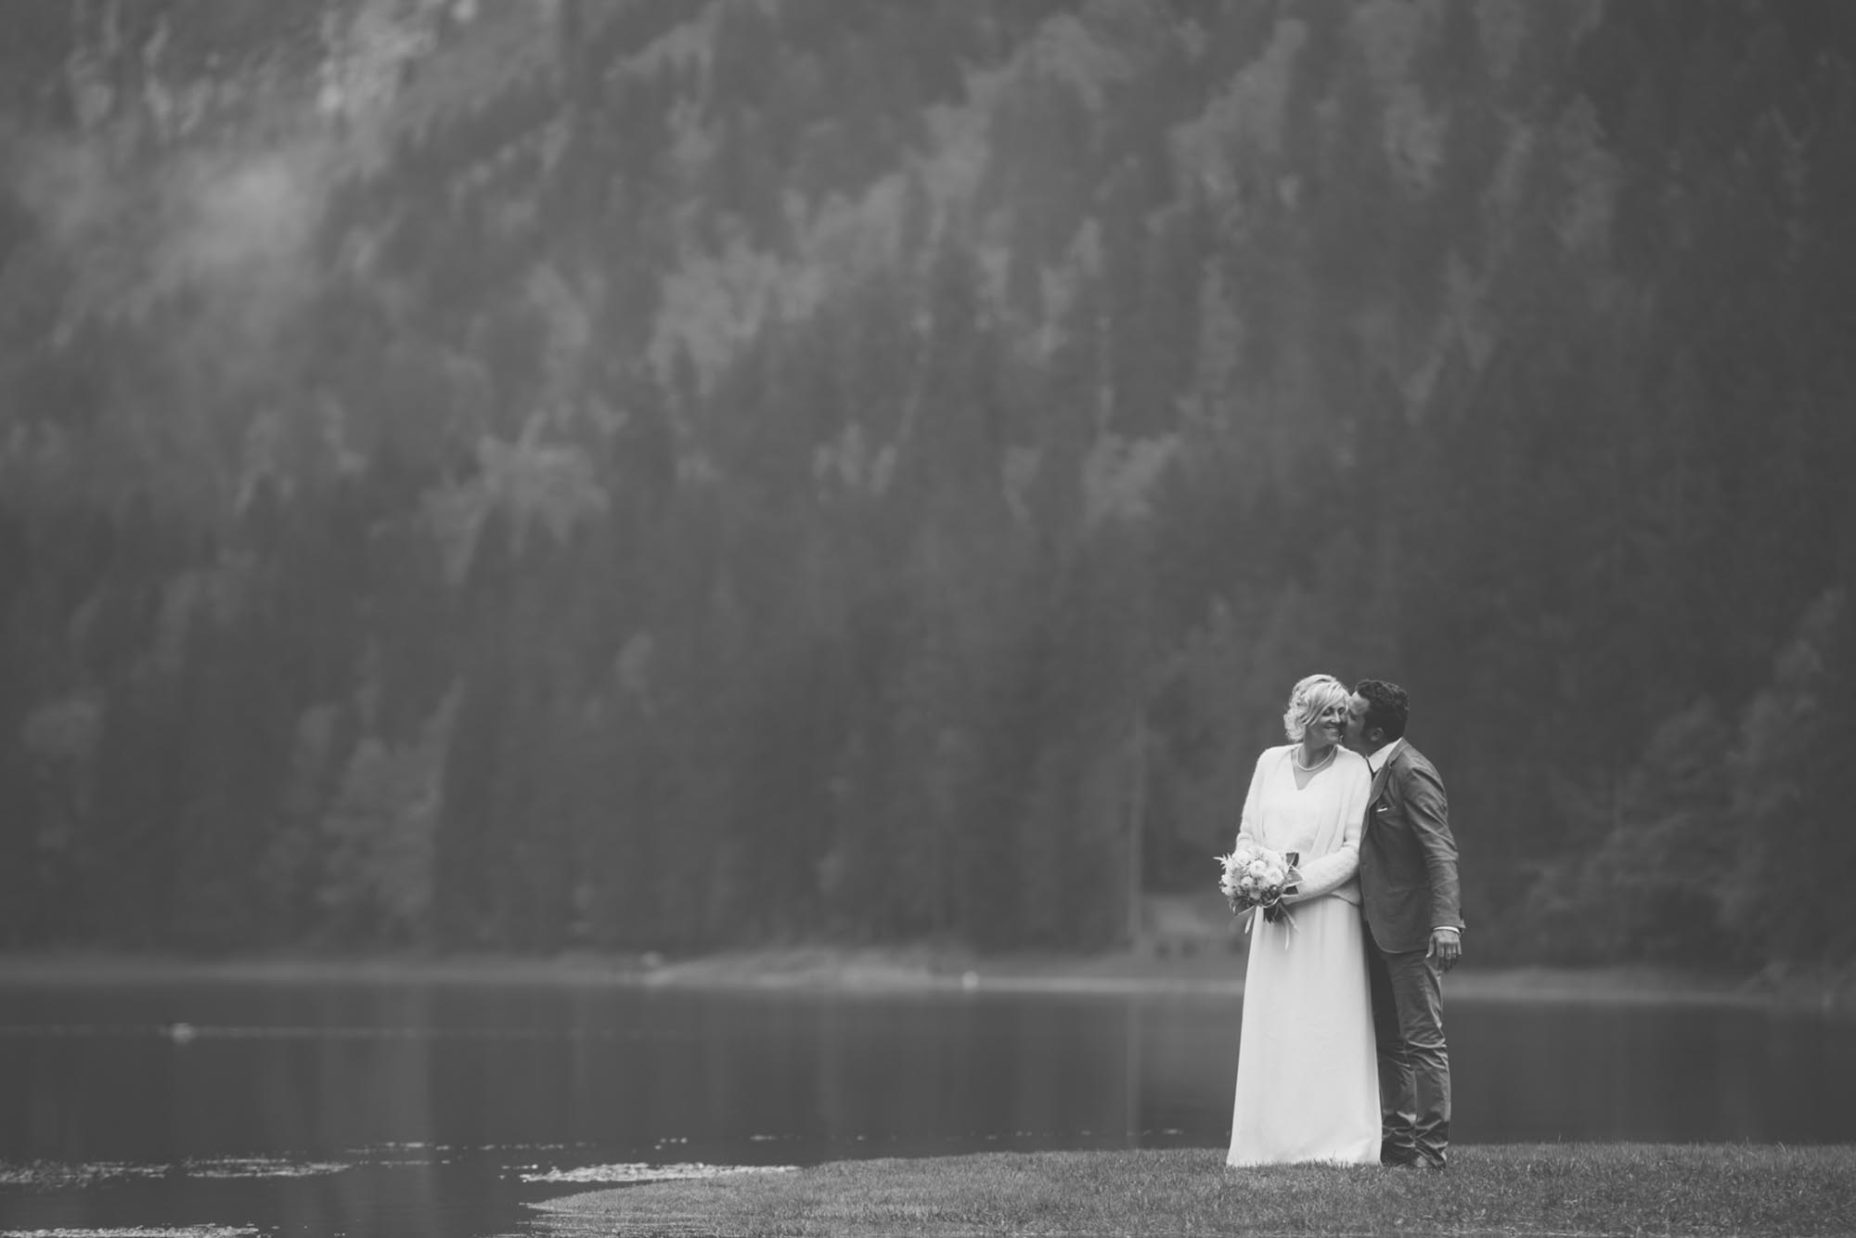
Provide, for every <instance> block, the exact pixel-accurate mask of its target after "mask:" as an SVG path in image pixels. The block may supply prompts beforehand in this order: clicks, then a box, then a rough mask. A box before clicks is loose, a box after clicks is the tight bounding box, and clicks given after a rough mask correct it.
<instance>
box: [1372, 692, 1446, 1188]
mask: <svg viewBox="0 0 1856 1238" xmlns="http://www.w3.org/2000/svg"><path fill="white" fill-rule="evenodd" d="M1410 708H1411V707H1410V702H1409V701H1408V699H1407V698H1406V695H1405V690H1404V689H1403V688H1401V687H1399V686H1398V685H1397V684H1389V683H1385V682H1383V681H1381V680H1378V679H1363V680H1361V681H1360V682H1359V683H1357V684H1355V685H1354V689H1353V699H1352V700H1351V701H1350V702H1349V704H1348V709H1347V741H1346V742H1347V746H1348V747H1349V748H1351V749H1353V750H1354V751H1355V752H1358V753H1360V754H1361V755H1362V756H1364V757H1365V758H1366V760H1367V763H1368V764H1369V765H1370V766H1371V767H1372V770H1373V789H1372V795H1371V797H1370V800H1369V802H1368V805H1367V810H1366V825H1365V828H1364V829H1363V830H1362V831H1361V834H1360V891H1361V912H1362V914H1364V916H1365V917H1366V929H1367V935H1368V937H1370V938H1371V941H1370V942H1369V943H1368V945H1367V949H1366V966H1367V972H1368V974H1369V975H1370V977H1371V979H1372V992H1373V1030H1374V1033H1375V1035H1376V1037H1377V1039H1378V1042H1379V1111H1380V1145H1379V1159H1380V1162H1381V1163H1382V1164H1386V1165H1400V1166H1413V1167H1416V1168H1420V1169H1442V1168H1443V1167H1444V1162H1445V1157H1446V1153H1447V1149H1448V1147H1449V1143H1450V1058H1449V1053H1448V1050H1447V1048H1446V1047H1445V1045H1444V1001H1443V984H1442V979H1443V973H1445V972H1447V971H1449V970H1450V969H1451V968H1452V967H1455V966H1456V963H1457V960H1458V959H1459V958H1461V957H1462V954H1463V915H1462V910H1461V908H1460V906H1459V901H1458V894H1457V880H1456V840H1455V839H1454V838H1453V837H1451V834H1450V809H1449V804H1448V803H1447V801H1446V800H1445V798H1444V783H1443V779H1442V778H1440V777H1439V776H1438V774H1437V767H1436V766H1434V765H1432V764H1431V763H1430V762H1429V761H1427V760H1425V758H1424V754H1423V753H1421V752H1419V751H1418V750H1417V749H1416V748H1413V747H1412V746H1411V745H1410V744H1409V743H1407V742H1406V741H1405V719H1406V717H1407V715H1408V714H1409V713H1410Z"/></svg>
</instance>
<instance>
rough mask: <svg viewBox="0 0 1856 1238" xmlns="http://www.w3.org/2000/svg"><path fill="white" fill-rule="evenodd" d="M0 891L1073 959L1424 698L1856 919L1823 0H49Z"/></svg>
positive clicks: (1843, 107) (1752, 910)
mask: <svg viewBox="0 0 1856 1238" xmlns="http://www.w3.org/2000/svg"><path fill="white" fill-rule="evenodd" d="M9 22H10V23H12V26H13V32H14V33H16V34H17V37H14V33H10V34H9V38H8V40H7V41H6V44H5V50H4V51H3V52H0V107H4V114H3V123H0V164H3V166H4V167H5V169H6V173H7V175H6V181H5V190H4V193H3V194H0V943H7V944H11V945H14V946H28V945H47V944H106V945H115V946H126V947H157V946H159V947H183V948H201V949H223V948H246V949H249V948H265V947H275V946H321V947H342V948H349V947H389V946H405V945H421V946H425V945H429V946H436V947H441V948H458V949H466V948H468V949H477V948H494V949H510V950H524V951H548V950H556V949H560V948H564V947H568V946H592V947H606V948H618V949H628V948H652V949H697V948H704V947H710V946H716V945H723V944H729V943H759V942H766V941H769V940H792V939H800V938H805V939H818V938H824V939H836V940H846V941H892V940H909V939H918V938H924V937H930V936H932V937H936V938H941V939H947V940H960V941H965V942H969V943H972V944H974V945H977V946H981V947H1008V946H1063V947H1094V946H1101V945H1105V944H1109V943H1112V942H1114V941H1116V940H1117V939H1118V938H1119V937H1120V935H1121V934H1122V932H1123V930H1124V927H1125V925H1126V924H1127V923H1128V919H1129V907H1128V900H1129V898H1130V896H1131V895H1130V891H1131V890H1132V889H1134V888H1136V887H1137V886H1138V887H1142V888H1145V889H1146V890H1148V891H1150V892H1161V891H1176V890H1192V889H1200V888H1209V886H1210V883H1211V881H1212V879H1213V878H1214V876H1215V872H1214V867H1213V865H1212V864H1211V862H1210V858H1209V857H1210V855H1211V854H1212V852H1213V851H1214V850H1221V849H1223V848H1224V847H1225V846H1227V845H1228V844H1229V841H1230V838H1231V836H1232V835H1233V834H1234V832H1235V828H1236V812H1237V810H1238V808H1239V807H1240V806H1241V803H1242V796H1243V788H1244V782H1245V779H1246V778H1247V777H1248V774H1249V770H1250V768H1251V765H1252V763H1253V761H1254V758H1255V755H1256V752H1257V750H1258V749H1259V748H1260V747H1262V746H1264V745H1266V744H1269V743H1274V742H1280V739H1279V737H1280V724H1279V717H1280V714H1281V709H1282V699H1283V697H1284V696H1285V695H1286V692H1287V689H1288V687H1289V685H1290V684H1291V683H1292V682H1293V681H1294V680H1295V679H1296V678H1298V677H1299V676H1301V675H1302V674H1305V673H1308V672H1310V671H1314V670H1326V671H1330V672H1332V673H1335V674H1338V675H1340V676H1341V677H1343V678H1347V679H1352V678H1358V677H1362V676H1368V675H1371V676H1376V677H1383V678H1390V679H1395V680H1398V681H1400V682H1402V683H1404V684H1405V685H1407V686H1408V687H1409V688H1410V690H1411V691H1412V693H1413V697H1414V716H1413V722H1412V738H1413V739H1414V741H1415V742H1416V743H1418V744H1419V745H1420V746H1421V747H1422V748H1424V750H1425V751H1426V752H1427V754H1429V755H1430V756H1431V757H1432V758H1433V759H1435V760H1436V761H1437V763H1438V764H1439V766H1440V767H1441V769H1442V770H1443V772H1444V775H1445V778H1446V780H1447V781H1448V783H1449V786H1450V791H1451V802H1452V817H1453V821H1454V823H1455V825H1456V829H1457V834H1458V839H1459V842H1460V844H1461V847H1462V853H1463V864H1464V881H1463V885H1464V896H1465V914H1466V917H1467V920H1468V923H1469V925H1470V933H1471V935H1472V938H1473V940H1474V943H1475V948H1476V952H1477V955H1478V957H1479V958H1482V959H1485V960H1488V959H1566V960H1601V959H1602V960H1626V959H1655V960H1665V961H1677V962H1723V961H1727V962H1732V963H1735V964H1739V965H1749V966H1750V965H1761V964H1769V963H1826V962H1828V963H1842V962H1848V961H1850V960H1851V959H1852V958H1856V918H1853V917H1852V916H1851V915H1850V914H1849V912H1848V910H1847V904H1846V901H1845V899H1844V898H1843V897H1842V890H1841V888H1840V886H1841V884H1842V882H1843V880H1844V879H1846V878H1847V877H1848V875H1849V874H1851V873H1853V872H1856V834H1853V833H1852V832H1851V831H1850V830H1849V829H1847V828H1846V827H1847V823H1848V810H1847V795H1846V792H1845V788H1844V775H1843V772H1842V763H1841V762H1840V761H1838V760H1837V759H1836V754H1838V753H1842V752H1849V751H1852V750H1856V660H1853V659H1856V647H1853V641H1852V631H1856V624H1853V623H1852V619H1851V613H1850V607H1851V590H1852V583H1853V582H1856V509H1853V506H1856V505H1853V500H1852V498H1851V484H1850V478H1851V476H1852V473H1853V469H1856V428H1853V427H1856V352H1853V350H1852V349H1851V347H1850V341H1851V338H1852V335H1851V333H1852V330H1856V230H1852V228H1851V227H1850V224H1849V221H1850V220H1851V219H1856V13H1852V11H1851V10H1850V9H1849V8H1848V6H1846V5H1844V4H1842V3H1840V2H1839V0H1816V2H1813V0H1795V2H1787V0H1749V2H1739V0H1735V2H1732V3H1729V2H1727V0H1635V2H1632V3H1612V4H1604V3H1598V2H1590V3H1582V2H1576V0H1565V2H1561V3H1551V4H1543V3H1530V2H1526V0H1360V2H1358V3H1346V2H1342V0H1254V2H1248V3H1238V2H1235V0H1233V2H1228V3H1211V2H1206V3H1179V2H1175V3H1167V2H1163V0H1088V2H1086V3H1067V2H1057V0H1049V2H1046V0H1010V2H1006V3H996V4H995V3H986V4H981V3H972V2H970V0H938V2H937V0H770V2H767V3H749V2H746V0H741V2H733V0H728V2H724V0H710V2H707V3H704V2H702V0H634V2H630V3H626V2H622V0H608V2H601V0H581V2H579V3H575V2H573V0H559V2H557V3H552V4H545V3H520V4H518V3H501V2H500V0H497V2H493V0H479V2H477V3H470V2H469V0H463V2H444V3H437V2H433V0H418V2H414V3H407V4H393V3H387V2H386V0H323V2H320V3H307V2H305V3H293V4H290V5H287V6H286V5H263V6H258V5H250V4H246V3H243V2H242V0H148V2H146V3H133V4H125V3H111V2H106V0H97V2H94V3H88V4H69V3H66V2H65V0H18V2H17V3H15V4H14V5H12V6H11V7H10V8H9Z"/></svg>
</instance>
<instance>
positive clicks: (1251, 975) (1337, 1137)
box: [1225, 745, 1379, 1166]
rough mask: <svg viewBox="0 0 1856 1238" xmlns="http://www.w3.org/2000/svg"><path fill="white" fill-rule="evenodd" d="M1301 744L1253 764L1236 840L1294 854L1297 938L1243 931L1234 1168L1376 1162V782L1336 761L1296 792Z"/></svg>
mask: <svg viewBox="0 0 1856 1238" xmlns="http://www.w3.org/2000/svg"><path fill="white" fill-rule="evenodd" d="M1298 748H1299V745H1290V746H1288V747H1283V748H1271V749H1268V750H1267V751H1265V752H1264V754H1263V755H1262V756H1261V757H1260V758H1258V760H1257V768H1256V772H1255V773H1254V774H1253V775H1252V778H1251V784H1250V794H1249V796H1248V798H1247V799H1246V800H1245V803H1244V818H1243V825H1242V828H1241V830H1240V833H1241V834H1248V835H1250V836H1251V837H1253V838H1255V839H1256V841H1257V842H1259V843H1261V844H1262V845H1263V846H1265V847H1268V848H1270V849H1271V850H1273V851H1282V852H1287V851H1299V852H1300V853H1301V871H1302V877H1303V881H1302V887H1301V888H1302V894H1301V901H1298V902H1296V903H1295V904H1294V905H1293V907H1292V908H1291V914H1292V915H1293V916H1294V920H1295V923H1294V927H1290V926H1289V925H1288V924H1285V923H1281V922H1278V923H1275V924H1270V923H1268V922H1266V921H1265V920H1264V919H1263V917H1262V916H1261V915H1258V916H1256V917H1255V918H1254V921H1253V923H1252V927H1251V931H1250V963H1249V967H1248V969H1247V970H1246V971H1245V973H1244V1015H1243V1023H1242V1028H1241V1032H1240V1036H1241V1039H1240V1041H1239V1044H1238V1059H1237V1101H1236V1106H1235V1109H1234V1110H1233V1112H1232V1115H1231V1151H1230V1153H1229V1155H1228V1156H1227V1157H1226V1158H1225V1159H1226V1163H1227V1164H1230V1165H1239V1166H1242V1165H1273V1164H1288V1163H1295V1162H1300V1161H1328V1162H1341V1163H1347V1164H1367V1165H1376V1164H1378V1163H1379V1067H1378V1061H1377V1059H1376V1056H1375V1053H1374V1048H1373V1015H1372V999H1371V995H1370V992H1369V989H1368V982H1367V978H1366V934H1365V929H1364V926H1363V925H1362V924H1361V920H1360V908H1359V899H1360V894H1359V882H1358V877H1357V874H1358V872H1359V867H1360V829H1361V826H1362V818H1363V817H1364V815H1365V812H1366V805H1367V799H1368V796H1369V794H1370V791H1371V785H1372V779H1371V774H1370V773H1369V771H1368V768H1367V764H1366V759H1365V758H1364V757H1361V756H1360V755H1359V754H1358V753H1354V752H1349V751H1347V750H1345V749H1340V750H1337V751H1336V753H1335V758H1334V760H1333V761H1332V762H1331V763H1329V764H1328V765H1327V766H1324V767H1322V768H1321V769H1320V770H1319V771H1318V772H1317V773H1315V774H1314V775H1313V776H1312V777H1309V778H1307V779H1306V782H1305V785H1302V786H1297V784H1296V774H1295V769H1294V766H1293V763H1292V762H1293V757H1292V753H1294V752H1295V751H1296V750H1297V749H1298Z"/></svg>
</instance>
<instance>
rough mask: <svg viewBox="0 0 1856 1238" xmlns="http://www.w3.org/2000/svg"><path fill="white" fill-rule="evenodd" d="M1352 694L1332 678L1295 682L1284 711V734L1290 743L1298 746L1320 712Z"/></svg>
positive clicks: (1309, 678) (1315, 676) (1311, 678)
mask: <svg viewBox="0 0 1856 1238" xmlns="http://www.w3.org/2000/svg"><path fill="white" fill-rule="evenodd" d="M1351 695H1352V693H1350V692H1348V691H1347V685H1346V684H1343V683H1342V682H1341V681H1340V680H1338V679H1336V678H1334V676H1332V675H1310V676H1308V677H1307V678H1305V679H1302V680H1298V681H1297V683H1296V685H1295V688H1294V690H1292V691H1291V692H1290V693H1289V708H1288V709H1286V710H1284V711H1283V715H1282V729H1283V734H1285V735H1287V736H1288V737H1289V742H1290V743H1300V742H1301V741H1302V736H1303V735H1306V734H1307V733H1308V724H1309V723H1311V722H1313V721H1314V720H1315V719H1316V718H1319V717H1320V716H1321V711H1322V710H1324V709H1326V708H1327V707H1328V706H1329V705H1332V704H1334V703H1335V702H1336V701H1345V700H1346V699H1347V698H1348V697H1349V696H1351Z"/></svg>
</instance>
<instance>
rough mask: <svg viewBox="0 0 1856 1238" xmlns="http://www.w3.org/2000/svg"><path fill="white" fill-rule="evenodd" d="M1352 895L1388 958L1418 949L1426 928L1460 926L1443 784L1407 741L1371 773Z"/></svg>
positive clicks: (1427, 932)
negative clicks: (1357, 890) (1356, 891)
mask: <svg viewBox="0 0 1856 1238" xmlns="http://www.w3.org/2000/svg"><path fill="white" fill-rule="evenodd" d="M1360 894H1361V900H1360V906H1361V910H1362V912H1363V913H1364V914H1365V916H1366V926H1367V928H1368V929H1369V930H1371V932H1372V934H1373V940H1374V941H1375V942H1377V943H1378V945H1379V948H1380V949H1381V950H1384V951H1387V952H1389V953H1399V952H1402V951H1407V950H1423V949H1426V948H1427V947H1428V946H1429V945H1430V941H1431V930H1433V929H1435V928H1440V927H1443V926H1446V925H1448V926H1452V927H1455V928H1459V929H1460V928H1462V927H1463V912H1462V904H1461V894H1460V891H1459V889H1458V886H1457V878H1456V839H1455V837H1454V836H1452V835H1451V833H1450V806H1449V801H1448V800H1447V799H1446V798H1445V796H1444V780H1443V779H1442V778H1441V777H1439V776H1438V773H1437V767H1436V766H1435V765H1432V764H1431V763H1430V762H1429V761H1428V760H1426V759H1425V756H1424V754H1423V753H1421V752H1419V751H1418V750H1417V749H1416V748H1413V747H1412V746H1411V744H1410V742H1409V741H1407V742H1404V743H1401V744H1399V746H1398V747H1397V748H1396V749H1395V750H1394V751H1393V753H1392V755H1391V756H1389V757H1388V758H1386V761H1385V764H1384V766H1383V767H1382V768H1380V769H1379V770H1377V771H1375V772H1374V774H1373V789H1372V793H1371V798H1370V799H1369V800H1368V802H1367V805H1366V824H1365V825H1364V827H1362V829H1361V830H1360Z"/></svg>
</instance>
